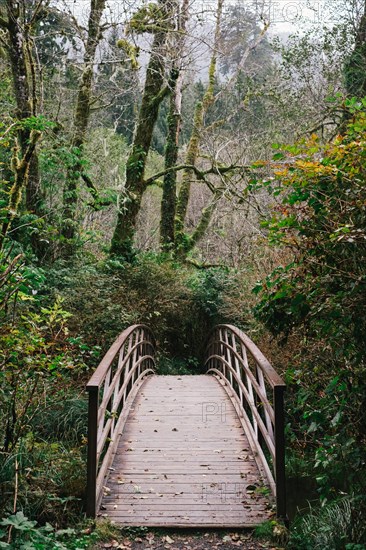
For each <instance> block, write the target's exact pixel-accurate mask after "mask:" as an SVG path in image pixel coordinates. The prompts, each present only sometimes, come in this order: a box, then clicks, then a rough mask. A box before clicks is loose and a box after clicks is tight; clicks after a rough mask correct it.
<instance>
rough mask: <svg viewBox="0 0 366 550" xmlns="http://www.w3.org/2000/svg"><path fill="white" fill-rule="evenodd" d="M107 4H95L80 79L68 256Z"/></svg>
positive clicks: (68, 188)
mask: <svg viewBox="0 0 366 550" xmlns="http://www.w3.org/2000/svg"><path fill="white" fill-rule="evenodd" d="M105 5H106V0H91V2H90V14H89V22H88V37H87V42H86V45H85V53H84V70H83V73H82V76H81V79H80V83H79V88H78V95H77V102H76V108H75V115H74V123H73V136H72V140H71V150H72V157H73V158H74V162H72V163H71V165H70V166H69V167H68V170H67V175H66V183H65V188H64V194H63V226H62V231H61V233H62V236H63V237H64V238H65V239H66V244H65V246H64V254H65V255H69V254H70V253H72V251H73V248H74V247H73V243H72V242H71V241H72V240H73V239H74V238H75V236H76V235H77V231H78V225H77V220H76V212H77V199H78V195H77V188H78V183H79V180H80V175H81V171H82V154H83V145H84V143H85V139H86V135H87V130H88V125H89V121H90V113H91V109H90V107H91V99H92V92H93V89H92V88H93V70H94V63H95V54H96V50H97V47H98V44H99V42H100V39H101V20H102V16H103V12H104V9H105Z"/></svg>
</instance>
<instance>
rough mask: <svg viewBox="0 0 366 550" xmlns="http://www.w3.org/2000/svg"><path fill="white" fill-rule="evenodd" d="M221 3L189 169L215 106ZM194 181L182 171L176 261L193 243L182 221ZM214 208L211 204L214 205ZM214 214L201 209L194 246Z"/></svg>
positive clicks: (195, 121)
mask: <svg viewBox="0 0 366 550" xmlns="http://www.w3.org/2000/svg"><path fill="white" fill-rule="evenodd" d="M223 3H224V0H218V3H217V11H216V29H215V39H214V46H213V53H212V57H211V62H210V67H209V76H208V84H207V87H206V90H205V93H204V96H203V99H202V101H198V103H197V105H196V107H195V112H194V118H193V129H192V134H191V137H190V140H189V144H188V148H187V153H186V159H185V164H186V165H188V166H194V165H195V164H196V162H197V158H198V155H199V150H200V142H201V139H202V131H203V129H204V121H205V115H206V113H207V110H208V108H209V107H210V106H211V105H212V104H213V102H214V99H215V98H214V87H215V75H216V67H217V52H218V46H219V41H220V32H221V20H222V11H223ZM192 179H193V172H192V170H190V169H186V170H184V171H183V176H182V184H181V187H180V191H179V197H178V203H177V210H176V219H175V253H176V255H177V256H179V257H185V256H186V255H187V253H188V252H189V251H190V250H191V249H192V248H193V246H194V244H193V241H192V239H190V238H189V236H187V235H186V233H185V219H186V216H187V210H188V204H189V198H190V194H191V185H192ZM213 204H214V203H213ZM212 212H213V207H212V206H210V207H209V208H207V209H204V211H203V213H202V216H203V219H202V223H201V222H200V223H199V231H198V233H197V232H196V237H195V242H198V240H199V238H200V237H199V236H202V234H203V232H204V230H205V228H207V226H208V224H209V221H210V218H211V215H212Z"/></svg>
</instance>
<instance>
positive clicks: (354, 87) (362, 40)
mask: <svg viewBox="0 0 366 550" xmlns="http://www.w3.org/2000/svg"><path fill="white" fill-rule="evenodd" d="M344 72H345V80H346V88H347V93H348V94H349V95H350V96H355V97H365V96H366V1H365V2H364V11H363V14H362V17H361V20H360V24H359V27H358V29H357V34H356V40H355V47H354V50H353V52H352V53H351V55H350V57H349V59H348V61H347V62H346V64H345V68H344Z"/></svg>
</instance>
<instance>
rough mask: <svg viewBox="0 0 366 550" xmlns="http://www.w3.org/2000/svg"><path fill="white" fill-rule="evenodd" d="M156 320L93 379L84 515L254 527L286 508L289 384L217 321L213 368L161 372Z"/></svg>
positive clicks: (117, 345) (135, 330)
mask: <svg viewBox="0 0 366 550" xmlns="http://www.w3.org/2000/svg"><path fill="white" fill-rule="evenodd" d="M154 355H155V341H154V337H153V335H152V333H151V331H150V330H149V328H148V327H146V326H144V325H135V326H132V327H130V328H129V329H127V330H125V331H124V332H123V333H122V334H121V335H120V336H119V337H118V338H117V340H116V341H115V342H114V344H113V345H112V347H111V348H110V350H109V351H108V352H107V354H106V355H105V357H104V358H103V360H102V361H101V363H100V365H99V367H98V368H97V370H96V371H95V373H94V375H93V376H92V378H91V379H90V381H89V383H88V385H87V391H88V392H89V427H88V430H89V433H88V480H87V513H88V515H89V516H92V517H94V516H96V515H101V516H103V517H107V518H110V519H111V520H112V521H114V522H115V523H117V524H119V525H122V526H128V525H131V526H155V527H163V526H164V527H236V528H237V527H253V526H254V525H257V524H259V523H262V522H263V521H265V520H268V519H270V518H271V517H273V515H275V514H276V515H277V516H278V517H281V518H285V516H286V504H285V466H284V447H285V445H284V404H283V394H284V389H285V384H284V382H283V381H282V379H281V378H280V376H279V375H278V374H277V373H276V371H275V370H274V369H273V367H272V366H271V365H270V364H269V362H268V361H267V360H266V358H265V357H264V356H263V354H262V353H261V352H260V350H259V349H258V348H257V347H256V345H255V344H254V343H253V342H252V341H251V340H250V339H249V338H248V336H247V335H246V334H244V333H243V332H242V331H240V330H239V329H237V328H235V327H233V326H231V325H220V326H218V327H216V329H215V330H214V332H213V334H212V336H211V339H210V341H209V344H208V347H207V360H206V374H204V375H198V376H193V375H192V376H159V375H157V374H155V359H154Z"/></svg>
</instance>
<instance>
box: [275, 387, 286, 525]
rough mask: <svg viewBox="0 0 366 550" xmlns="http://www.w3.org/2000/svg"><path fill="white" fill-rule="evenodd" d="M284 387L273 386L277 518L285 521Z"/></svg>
mask: <svg viewBox="0 0 366 550" xmlns="http://www.w3.org/2000/svg"><path fill="white" fill-rule="evenodd" d="M284 391H285V386H279V385H278V386H274V391H273V398H274V416H275V425H274V432H275V433H274V436H275V453H276V454H275V457H276V460H275V480H276V509H277V517H278V518H279V519H282V520H283V521H285V522H286V521H287V514H286V476H285V407H284Z"/></svg>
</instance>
